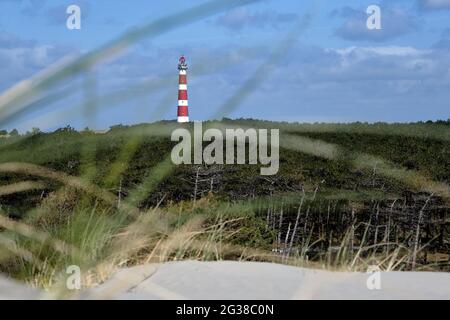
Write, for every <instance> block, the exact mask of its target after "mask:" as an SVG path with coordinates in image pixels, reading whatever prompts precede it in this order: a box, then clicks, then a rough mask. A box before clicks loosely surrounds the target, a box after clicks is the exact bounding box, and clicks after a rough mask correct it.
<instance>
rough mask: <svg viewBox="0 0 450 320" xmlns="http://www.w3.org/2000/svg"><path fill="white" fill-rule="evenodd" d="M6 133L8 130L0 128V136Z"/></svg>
mask: <svg viewBox="0 0 450 320" xmlns="http://www.w3.org/2000/svg"><path fill="white" fill-rule="evenodd" d="M7 134H8V131H6V130H0V136H6V135H7Z"/></svg>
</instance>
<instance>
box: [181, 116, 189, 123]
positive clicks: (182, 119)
mask: <svg viewBox="0 0 450 320" xmlns="http://www.w3.org/2000/svg"><path fill="white" fill-rule="evenodd" d="M178 122H189V117H178Z"/></svg>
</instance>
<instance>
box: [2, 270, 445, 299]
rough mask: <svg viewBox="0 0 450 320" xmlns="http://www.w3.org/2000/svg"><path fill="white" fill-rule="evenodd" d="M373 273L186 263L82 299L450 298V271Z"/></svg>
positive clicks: (15, 288)
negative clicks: (375, 285) (373, 286)
mask: <svg viewBox="0 0 450 320" xmlns="http://www.w3.org/2000/svg"><path fill="white" fill-rule="evenodd" d="M369 276H370V275H368V274H365V273H350V272H330V271H321V270H313V269H304V268H296V267H290V266H285V265H279V264H272V263H257V262H231V261H221V262H197V261H183V262H171V263H165V264H160V265H154V264H153V265H144V266H137V267H134V268H128V269H123V270H121V271H119V272H117V273H116V274H114V275H113V276H112V277H111V279H110V280H108V281H107V282H105V283H104V284H102V285H101V286H99V287H96V288H93V289H90V290H88V291H84V292H81V293H80V294H79V295H78V298H80V299H450V273H431V272H386V273H381V274H380V280H381V283H380V284H381V289H380V290H369V289H368V288H367V284H366V282H367V279H368V277H369ZM47 297H48V296H47ZM36 298H44V299H45V298H46V296H44V295H43V294H42V293H38V292H36V291H34V290H31V289H29V288H27V287H26V286H24V285H19V284H18V283H16V282H13V281H11V280H8V279H6V278H2V277H1V276H0V299H36Z"/></svg>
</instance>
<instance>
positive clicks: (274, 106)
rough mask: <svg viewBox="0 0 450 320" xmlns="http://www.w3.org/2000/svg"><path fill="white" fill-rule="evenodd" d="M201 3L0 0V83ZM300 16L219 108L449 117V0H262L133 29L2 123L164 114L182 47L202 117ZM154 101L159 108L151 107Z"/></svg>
mask: <svg viewBox="0 0 450 320" xmlns="http://www.w3.org/2000/svg"><path fill="white" fill-rule="evenodd" d="M224 1H226V0H224ZM203 2H205V1H199V0H198V1H197V0H191V1H185V0H168V1H158V0H154V1H148V0H128V1H124V0H114V1H110V0H95V1H93V0H83V1H76V0H71V1H65V0H0V70H1V72H0V91H4V90H6V89H8V88H9V87H11V86H12V85H14V84H15V83H17V82H18V81H20V80H23V79H26V78H28V77H30V76H32V75H34V74H36V73H37V72H39V71H41V70H43V69H45V68H46V67H48V66H50V65H51V64H53V63H54V62H56V61H58V60H59V59H61V58H63V57H65V56H67V55H82V54H85V53H88V52H89V51H91V50H94V49H96V48H98V47H100V46H102V45H103V44H105V43H108V42H109V41H111V40H113V39H115V38H117V37H119V36H120V35H122V34H123V33H125V32H127V31H129V30H133V28H135V27H137V26H142V25H144V24H146V23H149V22H151V21H154V20H156V19H158V18H161V17H164V16H166V15H169V14H173V13H176V12H180V11H183V10H185V9H188V8H190V7H193V6H196V5H198V4H201V3H203ZM70 4H77V5H79V6H80V8H81V11H82V28H81V30H68V29H67V28H66V19H67V17H68V15H67V14H66V12H65V11H66V8H67V6H68V5H70ZM371 4H376V5H378V6H380V8H381V14H382V20H381V22H382V30H368V29H367V27H366V19H367V14H366V8H367V7H368V6H369V5H371ZM305 14H309V15H310V17H311V19H310V23H309V24H307V25H306V26H305V27H304V28H303V29H302V30H301V31H298V35H297V34H295V33H294V37H291V41H290V42H289V46H288V48H287V50H285V51H283V55H282V57H281V59H280V60H278V61H277V62H276V65H275V67H274V68H272V69H271V70H270V72H269V73H267V74H265V75H264V77H265V78H264V81H262V82H261V84H260V85H259V86H258V87H257V88H256V89H254V91H253V92H251V94H250V95H249V96H248V97H246V99H244V100H243V101H242V102H241V103H240V104H239V106H238V107H237V108H236V109H235V110H234V111H233V112H232V113H231V114H229V115H228V116H229V117H232V118H239V117H251V118H260V119H270V120H286V121H299V122H316V121H318V122H350V121H368V122H376V121H388V122H406V121H418V120H429V119H431V120H436V119H447V118H450V112H449V110H450V104H449V101H450V99H449V98H450V90H449V89H450V0H405V1H403V0H385V1H375V0H371V1H364V0H358V1H350V0H349V1H332V0H328V1H327V0H322V1H297V0H278V1H275V0H262V1H257V2H256V3H253V4H250V5H245V6H242V7H238V8H235V9H231V10H229V11H226V12H222V13H219V14H216V15H213V16H209V17H207V18H206V19H203V20H201V21H198V22H195V23H192V24H187V25H184V26H182V27H180V28H177V29H175V30H172V31H170V32H167V33H164V34H162V35H160V36H158V37H155V38H147V39H142V40H140V41H138V42H137V43H135V44H134V45H132V46H130V47H129V48H128V49H127V50H126V52H124V53H123V54H122V55H121V56H119V57H116V59H111V60H110V61H107V62H105V63H103V64H101V65H99V66H97V67H96V68H95V69H93V70H92V72H91V73H90V74H89V75H85V74H83V75H81V76H77V77H74V78H71V79H67V80H65V81H64V82H63V83H61V84H60V85H59V86H56V87H55V88H53V89H52V90H49V92H46V93H43V96H44V97H45V95H46V94H51V93H52V92H58V90H63V89H65V88H66V89H67V88H69V89H68V90H70V91H72V92H73V94H70V95H67V98H64V99H60V100H59V101H57V102H54V103H51V104H50V103H49V104H45V105H42V106H41V107H39V108H37V109H35V110H32V111H30V112H28V113H25V114H23V115H22V116H21V117H20V118H17V119H15V120H14V121H13V122H11V123H8V124H7V125H6V127H7V129H11V128H14V127H15V128H19V129H20V130H27V129H29V128H31V127H40V128H41V129H44V130H52V129H54V128H57V127H60V126H65V125H72V126H74V127H77V128H83V127H84V126H86V125H89V126H90V127H95V128H97V129H100V128H108V127H109V126H110V125H114V124H118V123H123V124H133V123H140V122H151V121H155V120H159V119H173V118H175V115H176V105H177V96H176V93H177V70H176V67H177V58H178V56H179V55H180V54H182V53H184V54H185V55H186V56H187V59H188V63H189V65H190V70H189V75H188V77H189V99H190V101H189V103H190V116H191V118H192V119H195V120H205V119H208V118H211V117H213V116H214V114H215V112H214V110H216V109H218V108H219V107H220V106H221V104H222V103H223V102H224V101H226V99H227V98H229V97H231V96H233V94H234V93H235V92H237V90H238V89H239V88H240V87H241V86H242V85H243V84H244V83H245V81H246V80H247V79H248V78H250V77H251V76H252V75H253V73H254V72H255V70H257V69H258V67H259V66H261V65H264V64H265V63H266V64H267V59H268V57H269V55H270V53H271V52H272V51H273V50H274V48H276V47H277V44H278V43H280V41H283V38H284V37H285V36H286V35H287V34H289V32H291V33H292V32H293V31H292V30H295V29H293V28H295V26H296V25H297V23H298V21H299V20H302V19H304V17H305ZM149 81H150V82H152V81H153V82H155V83H159V86H158V88H157V90H148V92H146V90H137V89H135V87H136V86H139V84H142V83H148V82H149ZM121 90H123V92H125V93H129V94H130V98H126V99H115V98H112V100H111V99H110V101H109V102H108V103H103V102H102V103H98V104H95V103H94V104H84V105H83V101H85V99H86V97H91V98H92V97H94V98H95V99H97V98H99V97H105V96H106V97H108V96H110V95H111V94H113V93H114V92H122V91H121ZM99 100H101V99H99ZM95 101H97V100H95ZM77 106H81V107H78V108H77ZM86 108H94V109H95V110H96V113H95V114H96V116H95V118H94V119H92V118H88V117H86V116H85V114H86ZM157 108H161V109H162V110H163V112H158V113H155V109H157ZM94 109H93V110H94ZM91 111H92V110H91Z"/></svg>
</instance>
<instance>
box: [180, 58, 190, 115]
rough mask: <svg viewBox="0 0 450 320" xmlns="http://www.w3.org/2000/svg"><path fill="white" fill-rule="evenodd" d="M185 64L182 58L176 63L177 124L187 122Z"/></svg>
mask: <svg viewBox="0 0 450 320" xmlns="http://www.w3.org/2000/svg"><path fill="white" fill-rule="evenodd" d="M187 68H188V67H187V64H186V59H185V58H184V56H181V57H180V59H179V61H178V72H179V75H178V122H180V123H182V122H189V110H188V108H189V107H188V94H187V74H186V73H187Z"/></svg>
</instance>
